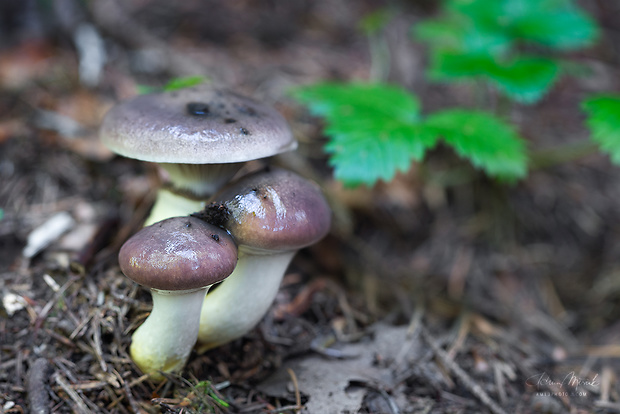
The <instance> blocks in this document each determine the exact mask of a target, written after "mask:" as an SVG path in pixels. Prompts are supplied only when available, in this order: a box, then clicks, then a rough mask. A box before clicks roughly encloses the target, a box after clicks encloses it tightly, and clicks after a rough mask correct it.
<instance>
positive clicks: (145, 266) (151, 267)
mask: <svg viewBox="0 0 620 414" xmlns="http://www.w3.org/2000/svg"><path fill="white" fill-rule="evenodd" d="M118 261H119V264H120V267H121V270H122V271H123V273H124V274H125V276H127V277H128V278H130V279H131V280H133V281H134V282H136V283H138V284H140V285H142V286H145V287H148V288H150V289H151V294H152V296H153V311H152V312H151V314H150V315H149V316H148V318H147V319H146V321H144V323H143V324H142V325H140V327H139V328H138V329H137V330H136V331H135V332H134V334H133V336H132V343H131V347H130V354H131V357H132V359H133V360H134V362H135V363H136V365H137V366H138V367H139V368H140V369H141V370H142V371H143V372H145V373H148V374H151V375H152V377H153V378H154V379H156V380H159V379H162V377H161V374H159V372H160V371H162V372H175V371H179V370H180V369H181V368H182V367H183V366H184V365H185V363H186V361H187V358H188V357H189V354H190V352H191V350H192V348H193V347H194V345H195V343H196V338H197V335H198V323H199V315H200V308H201V306H202V302H203V300H204V298H205V293H206V292H207V290H208V289H209V286H211V285H212V284H214V283H217V282H220V281H221V280H223V279H224V278H226V277H227V276H228V275H230V274H231V272H232V271H233V269H234V268H235V264H236V263H237V247H236V245H235V243H234V241H233V240H232V238H231V237H230V235H229V234H228V233H227V232H226V231H225V230H223V229H221V228H219V227H216V226H213V225H210V224H208V223H205V222H204V221H202V220H198V219H196V218H193V217H173V218H169V219H166V220H163V221H161V222H158V223H155V224H153V225H151V226H148V227H144V228H143V229H142V230H140V231H139V232H138V233H136V234H135V235H133V236H132V237H131V238H129V240H127V241H126V242H125V244H123V246H122V247H121V250H120V252H119V255H118Z"/></svg>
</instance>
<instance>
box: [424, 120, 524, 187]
mask: <svg viewBox="0 0 620 414" xmlns="http://www.w3.org/2000/svg"><path fill="white" fill-rule="evenodd" d="M424 126H425V129H426V130H428V131H433V132H434V133H435V134H437V135H438V136H440V137H442V138H443V140H444V141H445V142H446V144H448V145H449V146H451V147H452V148H454V150H455V151H456V153H457V154H459V155H460V156H461V157H463V158H466V159H468V160H469V161H470V162H471V163H472V164H473V165H474V166H476V167H478V168H481V169H482V170H484V171H485V172H486V173H487V174H489V175H491V176H494V177H497V178H499V179H503V180H507V181H515V180H517V179H519V178H522V177H524V176H525V175H526V174H527V154H526V151H525V145H524V141H523V140H522V139H521V137H519V135H518V134H517V132H516V131H515V130H514V129H513V128H512V126H511V125H509V124H507V123H505V122H504V121H502V120H500V119H499V118H497V117H495V116H493V115H491V114H488V113H486V112H480V111H468V110H461V109H453V110H446V111H441V112H437V113H435V114H433V115H431V116H429V117H428V118H427V120H426V122H425V123H424Z"/></svg>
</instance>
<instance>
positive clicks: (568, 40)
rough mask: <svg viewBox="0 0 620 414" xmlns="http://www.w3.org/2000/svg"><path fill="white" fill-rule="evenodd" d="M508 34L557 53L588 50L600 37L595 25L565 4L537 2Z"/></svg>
mask: <svg viewBox="0 0 620 414" xmlns="http://www.w3.org/2000/svg"><path fill="white" fill-rule="evenodd" d="M513 1H514V0H513ZM530 2H531V1H530ZM561 3H564V4H561ZM509 30H510V31H511V32H512V33H513V36H514V37H516V38H519V39H522V40H524V41H529V42H533V43H538V44H540V45H543V46H547V47H551V48H554V49H558V50H575V49H579V48H582V47H586V46H590V45H592V44H593V43H594V41H595V40H596V39H597V38H598V35H599V30H598V26H597V25H596V23H595V21H594V20H593V19H592V18H591V17H590V16H588V15H587V14H586V13H584V12H583V11H581V10H579V9H578V8H577V7H576V6H574V5H572V2H568V1H563V2H557V1H543V2H536V4H535V5H534V7H532V10H531V11H530V12H529V13H527V14H524V15H522V16H520V17H519V18H517V19H516V20H515V21H514V22H513V24H512V25H511V27H510V29H509Z"/></svg>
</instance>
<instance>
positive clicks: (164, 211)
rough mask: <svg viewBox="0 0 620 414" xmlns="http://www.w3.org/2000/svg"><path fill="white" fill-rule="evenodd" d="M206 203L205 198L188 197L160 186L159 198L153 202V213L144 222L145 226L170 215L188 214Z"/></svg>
mask: <svg viewBox="0 0 620 414" xmlns="http://www.w3.org/2000/svg"><path fill="white" fill-rule="evenodd" d="M204 205H205V202H204V200H198V199H192V198H187V197H185V196H184V195H181V194H176V193H174V192H172V191H170V190H169V189H167V188H160V189H159V190H158V191H157V198H156V199H155V204H153V208H152V209H151V213H150V214H149V216H148V217H147V219H146V221H145V222H144V227H146V226H150V225H151V224H155V223H157V222H159V221H161V220H164V219H167V218H169V217H181V216H186V215H188V214H190V213H192V212H194V211H197V209H201V208H203V207H204Z"/></svg>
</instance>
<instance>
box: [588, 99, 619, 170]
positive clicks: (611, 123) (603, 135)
mask: <svg viewBox="0 0 620 414" xmlns="http://www.w3.org/2000/svg"><path fill="white" fill-rule="evenodd" d="M581 106H582V108H583V110H584V111H585V112H586V113H587V115H588V116H587V118H586V124H587V125H588V128H589V129H590V132H591V133H592V139H593V140H594V141H596V142H597V143H598V144H599V145H600V146H601V149H602V150H603V151H604V152H606V153H608V154H609V156H610V158H611V160H612V161H613V162H614V164H620V96H619V95H599V96H595V97H592V98H590V99H587V100H585V101H584V102H583V103H582V104H581Z"/></svg>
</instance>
